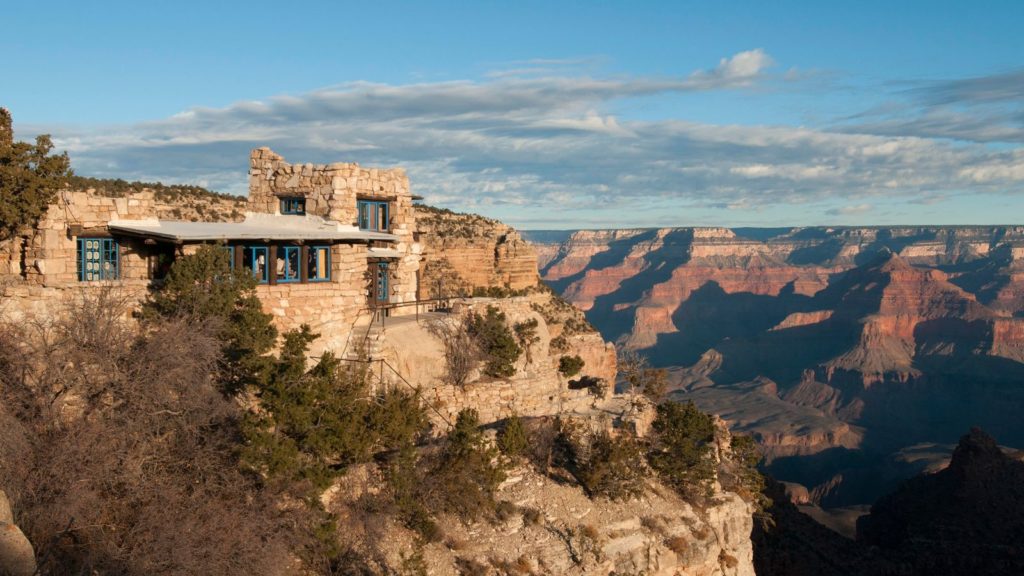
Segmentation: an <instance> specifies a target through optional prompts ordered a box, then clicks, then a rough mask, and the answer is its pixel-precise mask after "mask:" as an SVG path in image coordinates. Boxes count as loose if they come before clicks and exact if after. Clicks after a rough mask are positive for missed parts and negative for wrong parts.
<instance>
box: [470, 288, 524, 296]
mask: <svg viewBox="0 0 1024 576" xmlns="http://www.w3.org/2000/svg"><path fill="white" fill-rule="evenodd" d="M531 292H532V290H531V289H530V288H519V289H512V288H509V287H507V286H474V287H473V297H474V298H512V297H515V296H526V295H527V294H530V293H531Z"/></svg>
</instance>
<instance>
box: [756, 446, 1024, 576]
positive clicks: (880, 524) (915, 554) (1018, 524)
mask: <svg viewBox="0 0 1024 576" xmlns="http://www.w3.org/2000/svg"><path fill="white" fill-rule="evenodd" d="M948 454H949V453H948V452H947V453H946V455H947V456H948ZM771 490H772V494H771V495H772V496H773V498H774V501H775V504H774V505H773V506H772V508H771V509H770V512H771V515H772V518H773V519H774V523H773V524H770V525H769V524H760V525H756V526H755V529H754V553H755V567H756V569H757V573H758V574H759V575H760V576H775V575H778V576H805V575H806V576H812V575H813V576H821V575H847V576H867V575H869V574H870V575H875V574H891V575H893V576H916V575H922V576H923V575H928V576H940V575H950V576H952V575H960V574H977V575H997V574H1000V575H1001V574H1020V573H1024V556H1022V554H1021V546H1020V542H1021V538H1022V537H1024V520H1022V518H1024V461H1021V460H1019V459H1017V458H1012V457H1010V456H1009V455H1008V454H1006V453H1005V452H1004V451H1003V450H1002V449H1000V448H999V447H998V446H997V445H996V442H995V440H993V439H992V437H990V436H988V435H987V434H985V433H984V432H982V431H980V430H978V429H973V430H971V432H970V433H969V434H967V435H965V436H963V437H961V439H960V442H959V444H958V445H957V446H956V448H955V449H954V450H953V454H952V459H951V460H949V464H948V466H946V467H940V468H939V469H938V470H937V471H936V470H931V471H928V472H925V473H921V474H918V475H916V476H914V477H913V478H911V479H909V480H907V481H905V482H903V483H902V484H901V485H900V486H899V487H898V488H897V489H896V490H894V491H893V492H892V493H891V494H887V495H885V496H884V497H882V498H881V499H879V500H878V502H876V503H875V505H874V506H872V507H871V509H870V513H868V514H866V515H864V516H862V517H861V518H860V519H859V521H858V522H857V526H856V538H855V539H853V538H850V539H848V538H843V537H841V536H839V535H838V534H836V533H835V532H833V531H831V530H829V529H827V528H825V527H824V526H822V525H820V524H818V523H816V522H814V521H813V520H811V518H809V517H808V516H806V515H804V514H801V513H800V511H799V510H798V509H797V507H796V506H794V505H793V504H791V503H789V502H787V501H786V496H785V495H784V494H783V493H782V486H781V485H779V484H776V485H774V486H773V487H772V489H771Z"/></svg>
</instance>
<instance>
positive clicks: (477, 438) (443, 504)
mask: <svg viewBox="0 0 1024 576" xmlns="http://www.w3.org/2000/svg"><path fill="white" fill-rule="evenodd" d="M497 456H498V452H497V450H496V449H495V448H494V447H493V446H491V444H490V443H489V442H488V441H487V439H486V438H485V437H484V434H483V431H482V430H481V429H480V417H479V415H478V414H477V412H476V410H473V409H471V408H467V409H465V410H463V411H461V412H459V416H458V418H457V419H456V421H455V426H454V427H453V428H452V429H451V430H450V431H449V432H448V436H447V437H446V438H445V443H444V448H443V450H442V452H441V455H440V458H439V459H438V461H437V464H436V466H435V467H434V470H433V472H432V474H431V476H433V479H434V482H435V483H436V484H435V489H434V490H433V494H432V496H433V500H434V503H435V505H436V506H437V507H439V508H440V509H442V510H445V511H447V512H452V513H454V514H457V515H458V516H460V517H461V518H464V519H471V518H477V517H479V516H480V514H481V513H484V512H488V511H491V510H493V509H494V505H495V502H494V494H495V492H496V491H497V489H498V484H500V483H501V481H502V480H504V479H505V472H504V471H503V470H502V469H501V468H500V467H499V466H497V465H496V464H495V461H496V460H497Z"/></svg>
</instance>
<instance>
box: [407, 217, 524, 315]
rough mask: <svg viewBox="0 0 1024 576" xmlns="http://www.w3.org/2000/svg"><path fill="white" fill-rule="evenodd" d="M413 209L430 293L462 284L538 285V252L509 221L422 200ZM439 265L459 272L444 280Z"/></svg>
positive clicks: (516, 287) (513, 287)
mask: <svg viewBox="0 0 1024 576" xmlns="http://www.w3.org/2000/svg"><path fill="white" fill-rule="evenodd" d="M415 210H416V235H417V238H418V239H419V242H420V243H421V244H422V245H423V261H424V269H425V270H426V271H427V273H426V274H425V278H423V284H422V286H423V287H424V289H425V290H426V291H427V292H428V293H430V292H439V293H440V292H445V293H446V294H444V295H448V294H452V293H458V292H459V290H460V289H468V290H469V291H472V290H473V289H475V288H492V287H493V288H505V289H509V290H522V289H525V288H530V287H533V286H536V285H537V282H538V280H539V277H538V273H537V254H536V252H535V251H534V249H533V248H532V247H531V246H530V245H529V244H528V243H527V242H526V241H524V240H523V239H522V238H521V237H520V235H519V232H517V231H516V230H515V229H514V228H512V227H511V226H508V225H507V224H503V223H501V222H499V221H497V220H492V219H490V218H485V217H483V216H478V215H476V214H460V213H457V212H452V211H450V210H442V209H438V208H432V207H430V206H426V205H422V204H418V205H416V206H415ZM439 268H440V269H449V268H451V269H454V270H455V271H456V272H457V276H456V277H453V278H451V279H445V278H443V277H442V276H441V274H439V272H440V271H439ZM431 271H435V272H433V273H432V272H431ZM445 283H447V286H445ZM438 295H441V294H436V295H434V296H435V297H436V296H438ZM424 297H427V295H424Z"/></svg>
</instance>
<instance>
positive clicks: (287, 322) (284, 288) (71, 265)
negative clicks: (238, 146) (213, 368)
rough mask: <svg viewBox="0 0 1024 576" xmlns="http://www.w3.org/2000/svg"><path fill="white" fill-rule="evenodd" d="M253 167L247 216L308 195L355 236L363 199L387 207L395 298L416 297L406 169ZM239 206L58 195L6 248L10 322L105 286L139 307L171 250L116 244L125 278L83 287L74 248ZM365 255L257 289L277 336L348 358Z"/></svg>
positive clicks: (0, 278)
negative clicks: (112, 231)
mask: <svg viewBox="0 0 1024 576" xmlns="http://www.w3.org/2000/svg"><path fill="white" fill-rule="evenodd" d="M250 167H251V175H250V182H251V185H252V191H251V195H250V198H249V201H248V209H249V210H250V211H256V212H263V213H277V212H278V201H277V198H278V197H279V195H298V194H302V195H304V196H305V197H306V198H307V208H308V211H309V212H310V213H312V214H315V215H319V216H323V217H326V218H329V219H334V220H336V221H338V222H340V223H342V224H343V225H349V224H351V225H353V228H356V226H355V224H356V222H355V221H356V199H357V197H358V198H380V199H387V201H388V202H389V204H390V207H391V209H390V226H391V230H390V232H391V233H392V234H394V235H396V236H397V237H398V239H399V240H398V242H397V243H394V244H391V243H388V244H385V245H383V246H382V247H386V248H388V249H390V250H396V251H398V252H399V253H400V254H401V256H400V257H398V258H397V259H396V265H393V266H392V267H391V281H390V282H389V288H390V290H391V295H390V299H391V302H398V303H400V302H410V301H414V300H415V299H416V293H417V280H418V279H417V270H418V268H419V258H420V256H419V253H420V246H419V244H418V243H417V242H415V241H414V239H413V229H414V226H415V215H414V214H413V212H412V199H411V196H410V195H409V182H408V178H407V177H406V176H405V173H404V171H402V170H401V169H393V170H378V169H362V168H359V167H358V166H357V165H355V164H331V165H329V166H317V167H314V166H312V165H309V164H306V165H291V164H287V163H286V162H284V161H283V160H282V159H281V157H280V156H278V155H277V154H274V153H273V152H272V151H270V150H269V149H266V148H261V149H258V150H255V151H253V154H252V159H251V162H250ZM175 202H180V204H176V203H175ZM242 202H243V201H242V199H239V200H238V201H237V202H236V201H232V200H230V199H224V198H209V199H205V198H194V197H188V196H179V197H176V198H175V199H174V201H173V202H168V201H167V199H159V198H157V195H156V194H155V193H154V191H153V190H150V189H140V190H130V191H127V192H123V193H120V194H119V195H108V194H107V192H106V191H103V190H99V191H98V190H95V189H89V190H64V191H61V192H60V193H59V194H58V197H57V201H56V202H55V203H54V204H53V205H51V206H50V207H49V209H48V210H47V212H46V214H45V215H44V216H43V217H42V218H41V219H40V221H39V223H38V224H37V225H36V226H35V227H34V228H32V229H26V230H25V231H24V232H23V233H22V234H20V235H18V236H16V237H15V238H12V239H10V240H8V241H5V242H3V243H0V294H3V295H4V301H3V310H4V312H5V314H7V315H8V316H10V317H27V316H30V315H31V316H38V317H45V316H49V315H52V314H54V313H55V312H56V311H57V310H59V309H61V308H62V307H63V305H66V304H68V303H70V302H73V301H74V299H75V297H76V296H80V295H82V294H86V293H88V292H89V291H94V290H97V289H103V288H104V287H115V288H117V289H118V290H119V291H121V292H122V293H123V294H124V295H125V297H126V298H129V299H130V300H132V301H134V302H137V303H141V302H142V301H143V300H144V299H145V297H146V294H147V293H148V290H149V288H150V286H151V282H152V280H151V271H150V268H151V267H152V266H153V264H154V262H155V257H156V255H157V254H158V252H159V251H160V250H166V249H167V245H166V244H165V245H163V248H158V247H157V246H155V245H147V244H146V243H145V242H144V241H143V240H141V239H135V238H128V237H121V236H119V237H118V243H119V247H120V259H119V264H120V278H119V280H117V281H111V282H89V283H82V282H79V281H78V273H77V266H76V264H77V240H78V239H79V238H83V237H94V236H95V237H109V231H108V229H107V224H108V223H109V222H110V221H112V220H151V219H155V218H159V219H171V220H182V219H186V220H202V221H224V220H238V219H239V217H240V215H241V212H240V209H244V208H245V205H244V204H243V203H242ZM195 248H196V245H182V246H177V247H175V248H174V250H175V251H176V253H178V254H185V253H188V252H191V251H193V250H194V249H195ZM367 256H368V251H367V245H366V244H334V245H332V248H331V281H330V282H323V283H309V284H300V283H289V284H278V285H260V286H258V287H257V288H256V294H257V296H258V297H259V298H260V300H261V302H262V303H263V306H264V309H265V310H266V311H267V312H268V313H271V314H273V315H274V318H275V324H276V325H277V327H278V328H279V329H280V331H282V332H284V331H287V330H290V329H293V328H297V327H299V326H300V325H302V324H308V325H310V327H311V328H312V329H313V330H314V332H318V333H320V334H321V337H320V338H319V339H318V340H317V341H316V342H314V344H313V345H312V350H311V351H312V353H314V354H319V353H321V352H323V351H325V350H333V351H335V352H337V353H339V354H340V353H343V351H344V350H345V348H346V345H347V343H348V337H349V335H350V334H351V332H352V330H353V327H354V326H355V325H357V324H366V323H367V322H368V321H369V312H368V311H367V306H368V298H367V288H368V281H367V269H368V264H367ZM414 312H415V308H412V307H410V308H398V309H396V310H394V311H393V314H395V315H401V314H406V313H408V314H411V313H414Z"/></svg>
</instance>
